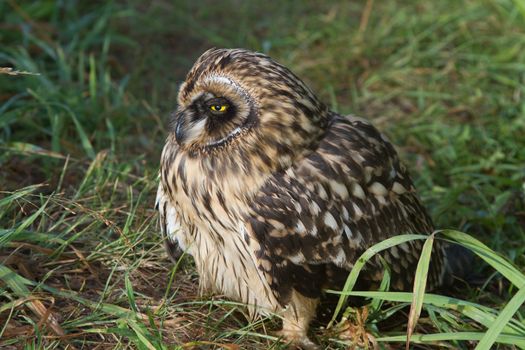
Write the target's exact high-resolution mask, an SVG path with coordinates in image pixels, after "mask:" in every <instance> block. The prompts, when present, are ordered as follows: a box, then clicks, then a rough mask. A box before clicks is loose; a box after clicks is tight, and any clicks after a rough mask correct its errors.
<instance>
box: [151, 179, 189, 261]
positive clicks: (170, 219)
mask: <svg viewBox="0 0 525 350" xmlns="http://www.w3.org/2000/svg"><path fill="white" fill-rule="evenodd" d="M155 209H157V210H158V211H159V226H160V232H161V234H162V237H163V238H164V245H165V247H166V251H167V252H168V255H169V257H170V258H171V259H172V260H173V261H175V262H176V261H177V260H178V259H179V257H180V256H181V255H182V253H183V251H184V250H186V247H185V244H184V239H183V236H182V235H183V232H182V229H181V225H180V221H179V217H178V215H177V211H176V210H175V207H174V206H173V205H172V204H171V201H170V198H169V196H168V195H167V194H166V193H165V192H164V188H163V186H162V183H160V184H159V188H158V190H157V199H156V201H155Z"/></svg>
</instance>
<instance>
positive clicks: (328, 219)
mask: <svg viewBox="0 0 525 350" xmlns="http://www.w3.org/2000/svg"><path fill="white" fill-rule="evenodd" d="M324 224H325V225H326V226H328V227H330V228H331V229H333V230H337V221H335V218H334V216H333V215H332V214H330V212H326V214H324Z"/></svg>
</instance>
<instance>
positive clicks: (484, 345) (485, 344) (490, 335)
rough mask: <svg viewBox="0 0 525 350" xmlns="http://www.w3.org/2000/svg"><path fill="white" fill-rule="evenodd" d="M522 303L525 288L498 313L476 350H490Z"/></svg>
mask: <svg viewBox="0 0 525 350" xmlns="http://www.w3.org/2000/svg"><path fill="white" fill-rule="evenodd" d="M524 302H525V288H521V289H520V290H519V291H518V292H517V293H516V294H515V295H514V297H512V299H510V301H509V302H508V303H507V305H506V306H505V307H504V308H503V310H502V311H501V312H500V314H499V315H498V317H497V318H496V320H495V321H494V324H493V325H492V326H491V327H490V328H489V329H488V331H487V333H485V335H484V336H483V338H482V339H481V341H480V342H479V344H478V346H476V350H490V349H491V348H492V345H493V344H494V343H495V342H496V341H497V338H498V336H499V335H500V333H501V332H502V331H503V329H504V328H505V326H506V325H507V324H508V322H509V321H510V319H511V318H512V316H513V315H514V314H515V313H516V311H518V309H519V308H520V306H521V305H523V303H524ZM524 341H525V339H524Z"/></svg>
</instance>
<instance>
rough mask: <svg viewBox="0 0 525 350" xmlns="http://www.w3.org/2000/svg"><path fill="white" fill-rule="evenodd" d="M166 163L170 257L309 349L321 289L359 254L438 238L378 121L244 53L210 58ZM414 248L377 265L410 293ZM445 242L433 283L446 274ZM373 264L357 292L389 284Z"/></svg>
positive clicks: (184, 97)
mask: <svg viewBox="0 0 525 350" xmlns="http://www.w3.org/2000/svg"><path fill="white" fill-rule="evenodd" d="M178 105H179V106H178V109H177V111H176V113H174V115H173V120H172V127H171V131H170V133H169V135H168V138H167V141H166V145H165V147H164V150H163V153H162V157H161V170H160V174H161V183H160V186H159V190H158V197H157V205H158V209H159V212H160V223H161V230H162V232H163V234H164V235H165V236H166V246H167V248H168V251H169V253H170V255H172V256H174V257H177V256H178V254H179V253H180V251H181V250H186V251H187V252H188V253H189V254H190V255H192V256H193V258H194V259H195V264H196V267H197V270H198V272H199V276H200V282H201V286H202V288H204V289H208V290H212V291H215V292H218V293H222V294H224V295H226V296H227V297H229V298H232V299H234V300H238V301H241V302H244V303H246V304H247V305H248V306H247V307H248V310H249V312H250V314H251V315H252V316H255V315H257V314H265V313H269V312H277V313H281V314H282V315H283V319H284V321H283V335H284V336H285V337H287V338H288V339H289V340H291V341H293V342H295V343H297V344H299V345H301V346H303V347H307V348H308V347H315V345H314V344H313V343H312V342H311V341H310V340H309V339H308V338H307V336H306V332H307V330H308V324H309V322H310V320H311V319H312V317H313V316H314V313H315V308H316V305H317V304H318V301H319V298H320V296H321V292H322V290H323V289H324V288H332V289H336V288H341V284H342V282H344V280H345V279H346V277H347V275H348V271H350V269H351V268H352V266H353V264H354V262H355V261H356V259H357V258H358V257H359V255H360V254H361V253H363V252H364V250H366V249H367V248H368V247H370V246H372V245H373V244H375V243H377V242H379V241H381V240H384V239H386V238H388V237H391V236H394V235H398V234H403V233H424V234H428V233H430V232H432V230H433V225H432V222H431V220H430V218H429V216H428V215H427V213H426V211H425V209H424V208H423V206H422V205H421V203H420V201H419V199H418V197H417V195H416V191H415V188H414V186H413V184H412V181H411V180H410V177H409V175H408V172H407V170H406V169H405V167H404V166H403V165H402V164H401V163H400V162H399V159H398V156H397V153H396V151H395V149H394V148H393V146H392V145H391V144H390V143H389V142H388V140H387V139H386V138H385V137H384V136H383V135H382V134H380V133H379V132H378V131H377V130H376V129H375V128H374V127H373V126H372V125H371V124H370V123H368V122H367V121H365V120H362V119H358V118H355V117H353V116H346V117H345V116H341V115H339V114H337V113H335V112H332V111H330V110H328V109H327V108H326V106H325V105H324V104H323V103H321V102H320V101H319V100H318V99H317V98H316V96H315V95H314V94H313V93H312V91H311V90H310V89H309V88H308V87H307V86H306V85H305V84H304V83H303V82H302V81H301V80H300V79H299V78H298V77H296V76H295V75H294V74H293V73H291V72H290V71H289V70H288V69H287V68H285V67H283V66H282V65H280V64H278V63H276V62H275V61H273V60H272V59H271V58H269V57H268V56H265V55H263V54H260V53H254V52H250V51H246V50H240V49H236V50H225V49H212V50H209V51H207V52H205V53H204V54H203V55H202V56H201V57H200V58H199V59H198V60H197V62H196V63H195V65H194V67H193V68H192V69H191V71H190V72H189V73H188V75H187V77H186V81H185V82H184V83H183V84H182V86H181V88H180V92H179V101H178ZM420 250H421V242H419V241H414V242H411V243H405V244H403V245H400V246H397V247H395V248H392V249H390V250H388V251H386V252H384V253H383V254H382V256H383V257H384V258H385V260H386V261H387V262H388V263H389V264H390V268H391V271H392V276H391V287H392V288H393V289H397V290H406V289H409V288H410V287H411V283H412V281H413V280H412V276H413V274H414V270H415V266H416V264H417V261H418V258H419V252H420ZM444 262H446V259H445V253H444V251H443V248H442V246H441V245H440V244H439V243H437V244H436V249H435V251H434V253H433V262H432V264H431V269H430V275H429V282H430V285H431V286H438V285H440V284H441V283H442V282H443V280H444V278H445V275H446V266H447V265H446V264H445V263H444ZM382 270H383V268H382V264H381V262H380V260H379V258H378V257H376V258H375V259H373V260H372V261H371V262H370V263H369V264H368V265H367V268H366V270H365V271H363V272H362V273H361V275H362V279H361V281H362V282H363V283H364V284H365V285H368V286H373V285H375V284H377V283H378V282H380V281H381V278H382Z"/></svg>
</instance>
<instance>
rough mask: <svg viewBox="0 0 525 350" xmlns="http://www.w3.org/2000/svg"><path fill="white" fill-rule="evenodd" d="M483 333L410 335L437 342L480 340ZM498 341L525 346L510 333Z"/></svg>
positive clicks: (424, 341)
mask: <svg viewBox="0 0 525 350" xmlns="http://www.w3.org/2000/svg"><path fill="white" fill-rule="evenodd" d="M484 336H485V333H481V332H457V333H456V332H447V333H436V334H414V335H412V340H411V341H412V342H413V343H421V344H428V342H439V341H449V340H456V341H457V340H459V341H476V340H481V339H482V338H483V337H484ZM375 340H376V341H378V342H405V341H406V340H407V337H406V336H405V335H397V336H386V337H379V338H376V339H375ZM495 340H496V341H497V342H498V343H502V344H508V345H515V346H519V347H520V348H525V338H524V337H521V336H516V335H510V334H500V335H499V336H498V337H497V338H496V339H495Z"/></svg>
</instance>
